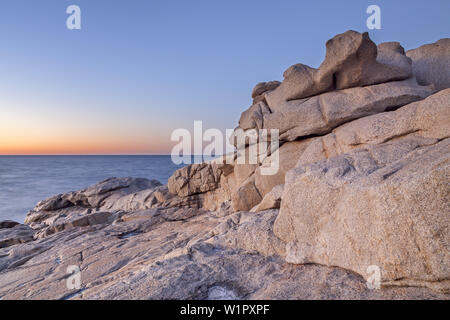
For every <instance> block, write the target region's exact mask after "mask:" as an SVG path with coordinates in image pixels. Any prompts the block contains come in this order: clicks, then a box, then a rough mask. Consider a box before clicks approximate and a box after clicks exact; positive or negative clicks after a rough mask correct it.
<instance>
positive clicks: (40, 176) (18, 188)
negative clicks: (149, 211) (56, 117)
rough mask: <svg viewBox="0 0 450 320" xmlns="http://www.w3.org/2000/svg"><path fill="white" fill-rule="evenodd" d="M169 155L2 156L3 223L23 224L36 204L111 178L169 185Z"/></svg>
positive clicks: (0, 195)
mask: <svg viewBox="0 0 450 320" xmlns="http://www.w3.org/2000/svg"><path fill="white" fill-rule="evenodd" d="M179 167H181V166H177V165H175V164H173V162H172V160H171V158H170V156H165V155H161V156H160V155H152V156H0V221H1V220H15V221H18V222H23V221H24V219H25V216H26V213H27V212H28V211H29V210H30V209H32V208H33V207H34V206H35V205H36V203H37V202H39V201H40V200H42V199H46V198H48V197H50V196H53V195H56V194H59V193H64V192H69V191H75V190H79V189H83V188H85V187H88V186H89V185H92V184H94V183H97V182H99V181H101V180H104V179H106V178H109V177H135V178H148V179H156V180H159V181H160V182H161V183H167V180H168V179H169V177H170V176H171V175H172V173H173V171H174V170H176V169H177V168H179Z"/></svg>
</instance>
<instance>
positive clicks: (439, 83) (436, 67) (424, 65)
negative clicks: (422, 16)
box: [406, 38, 450, 90]
mask: <svg viewBox="0 0 450 320" xmlns="http://www.w3.org/2000/svg"><path fill="white" fill-rule="evenodd" d="M406 55H407V56H408V57H410V58H411V59H412V62H413V73H414V76H415V77H416V78H417V81H418V82H419V83H420V84H423V85H429V84H433V85H434V86H435V88H436V89H437V90H443V89H447V88H450V38H445V39H441V40H439V41H437V42H435V43H432V44H426V45H423V46H421V47H419V48H417V49H413V50H409V51H408V52H407V53H406Z"/></svg>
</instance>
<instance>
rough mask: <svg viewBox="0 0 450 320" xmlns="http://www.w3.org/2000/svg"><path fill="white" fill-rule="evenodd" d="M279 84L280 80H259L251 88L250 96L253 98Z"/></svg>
mask: <svg viewBox="0 0 450 320" xmlns="http://www.w3.org/2000/svg"><path fill="white" fill-rule="evenodd" d="M280 84H281V82H280V81H269V82H260V83H258V84H256V86H255V87H254V88H253V90H252V98H253V99H255V98H256V97H257V96H260V95H262V94H263V93H265V92H267V91H272V90H274V89H276V88H277V87H278V86H279V85H280Z"/></svg>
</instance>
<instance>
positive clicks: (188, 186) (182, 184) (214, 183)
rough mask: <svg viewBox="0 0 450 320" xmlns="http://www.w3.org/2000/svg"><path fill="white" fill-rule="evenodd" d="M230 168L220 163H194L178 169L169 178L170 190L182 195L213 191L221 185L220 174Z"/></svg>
mask: <svg viewBox="0 0 450 320" xmlns="http://www.w3.org/2000/svg"><path fill="white" fill-rule="evenodd" d="M228 168H229V165H227V164H220V163H207V162H203V163H194V164H191V165H188V166H186V167H183V168H181V169H178V170H176V171H175V172H174V173H173V175H172V176H171V177H170V178H169V181H168V184H167V186H168V188H169V192H170V193H172V194H174V195H179V196H182V197H185V196H189V195H193V194H196V193H203V192H206V191H211V190H214V189H216V188H217V187H218V186H219V182H220V176H221V175H222V173H224V172H226V171H227V170H228Z"/></svg>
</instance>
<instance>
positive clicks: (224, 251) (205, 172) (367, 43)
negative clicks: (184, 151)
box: [0, 31, 450, 299]
mask: <svg viewBox="0 0 450 320" xmlns="http://www.w3.org/2000/svg"><path fill="white" fill-rule="evenodd" d="M449 59H450V52H449V42H448V39H442V40H440V41H438V42H436V43H434V44H431V45H425V46H422V47H420V48H417V49H414V50H410V51H408V52H407V53H406V54H405V51H404V49H403V48H402V46H401V45H400V44H399V43H397V42H387V43H381V44H379V45H378V46H377V45H376V44H375V43H373V42H372V41H371V40H370V38H369V36H368V34H367V33H363V34H361V33H358V32H355V31H348V32H346V33H343V34H340V35H337V36H335V37H334V38H333V39H331V40H329V41H328V42H327V44H326V57H325V60H324V61H323V63H322V64H321V65H320V67H319V68H318V69H315V68H311V67H309V66H306V65H303V64H296V65H294V66H292V67H290V68H288V69H287V70H286V71H285V72H284V80H283V81H282V82H278V81H269V82H262V83H258V84H257V85H256V86H255V87H254V89H253V91H252V94H251V96H252V105H251V106H250V107H249V108H248V109H247V110H246V111H244V112H243V113H242V115H241V118H240V120H239V126H238V127H237V128H236V130H235V134H234V136H233V137H232V139H233V142H234V144H235V146H237V147H238V150H237V151H236V152H235V153H233V154H230V155H226V156H224V157H220V158H218V159H216V160H213V161H210V162H205V163H199V164H192V165H189V166H186V167H184V168H181V169H179V170H177V171H176V172H174V174H173V175H172V177H170V178H169V181H168V184H167V185H161V184H160V183H159V182H157V181H155V180H147V179H133V178H111V179H108V180H106V181H103V182H100V183H99V184H96V185H94V186H91V187H89V188H87V189H85V190H80V191H76V192H69V193H66V194H60V195H57V196H55V197H52V198H50V199H47V200H44V201H41V202H40V203H38V204H37V206H36V207H35V208H34V209H33V210H31V211H30V212H29V213H28V215H27V218H26V220H25V224H18V223H14V222H11V221H5V222H0V298H2V299H14V298H22V299H23V298H25V299H42V298H46V299H218V298H222V299H448V298H449V291H450V264H449V261H450V256H449V252H450V250H449V249H450V230H449V225H450V206H449V204H450V198H449V195H450V186H449V180H450V179H449V177H450V171H449V163H450V162H449V159H450V83H449V81H448V80H449V78H448V76H449V74H450V72H449V71H450V70H449ZM264 129H267V130H278V132H279V145H278V146H277V147H276V148H272V147H271V146H270V143H271V142H273V141H272V140H273V139H275V138H274V137H276V136H273V135H267V134H265V133H264V131H263V130H264ZM240 134H249V137H246V138H245V139H241V140H240V141H241V142H240V143H238V142H237V141H238V139H237V140H234V139H235V138H236V137H237V136H238V135H240ZM261 141H263V142H268V144H267V145H264V144H262V145H261V144H258V142H261ZM255 148H256V149H255ZM250 150H254V151H255V154H253V156H251V155H250ZM268 168H276V169H277V170H275V171H273V172H270V170H267V169H268ZM268 172H270V174H267V173H268ZM74 265H75V266H78V267H79V268H80V270H81V279H82V286H81V287H80V288H78V289H68V288H67V286H66V278H67V277H68V274H67V268H68V267H69V266H74ZM374 267H375V268H376V269H378V270H379V271H380V273H379V275H380V278H379V279H378V280H379V284H380V286H381V289H380V290H371V289H369V287H368V286H367V283H368V282H370V281H372V280H373V279H372V276H373V273H372V272H371V270H373V268H374Z"/></svg>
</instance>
